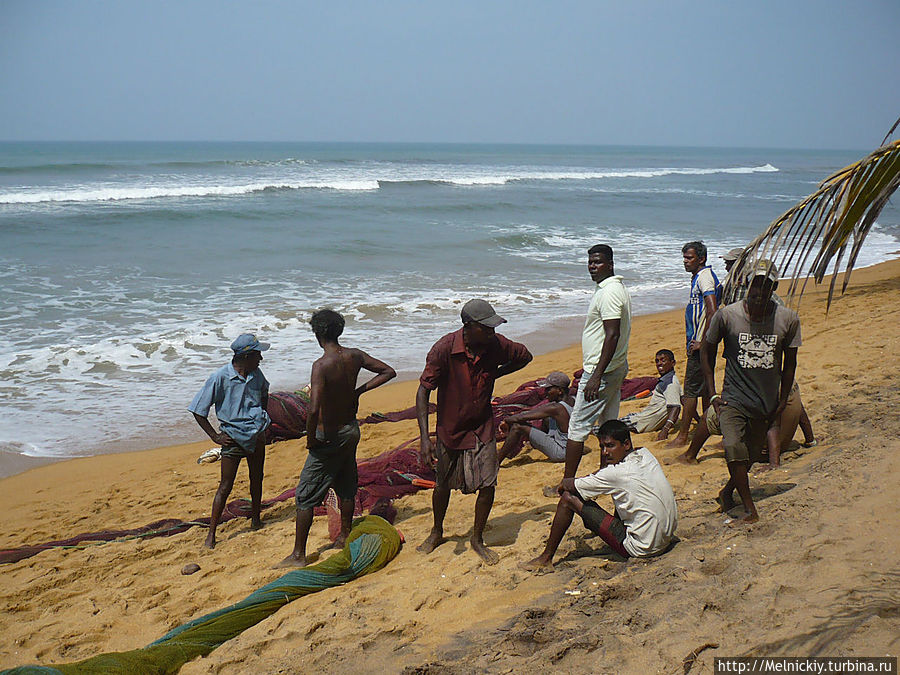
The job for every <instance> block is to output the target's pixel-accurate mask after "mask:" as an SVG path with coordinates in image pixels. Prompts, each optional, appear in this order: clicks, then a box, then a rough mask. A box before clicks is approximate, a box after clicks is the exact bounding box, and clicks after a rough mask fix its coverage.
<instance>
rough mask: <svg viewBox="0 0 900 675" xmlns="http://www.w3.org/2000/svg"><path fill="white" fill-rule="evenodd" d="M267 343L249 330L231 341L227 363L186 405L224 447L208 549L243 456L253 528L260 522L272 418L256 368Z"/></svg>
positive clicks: (263, 382) (212, 544)
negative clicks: (213, 416) (211, 411)
mask: <svg viewBox="0 0 900 675" xmlns="http://www.w3.org/2000/svg"><path fill="white" fill-rule="evenodd" d="M269 347H270V345H269V344H268V343H266V342H260V341H259V340H257V339H256V336H255V335H252V334H251V333H244V334H243V335H241V336H240V337H238V338H237V339H236V340H235V341H234V342H232V343H231V349H232V351H234V357H233V358H232V359H231V363H229V364H227V365H224V366H222V367H221V368H219V369H218V370H217V371H216V372H215V373H213V374H212V375H210V376H209V379H208V380H207V381H206V384H205V385H203V389H201V390H200V391H199V392H198V393H197V395H196V396H195V397H194V400H193V401H192V402H191V405H190V407H189V408H188V410H190V411H191V412H192V413H193V414H194V419H196V420H197V424H199V425H200V428H201V429H203V431H205V432H206V435H207V436H209V437H210V439H212V441H213V443H217V444H219V445H220V446H222V477H221V480H220V481H219V488H218V489H217V490H216V496H215V497H214V498H213V506H212V515H211V517H210V519H209V534H208V536H207V537H206V541H205V542H204V546H206V547H207V548H213V547H215V545H216V526H217V525H218V524H219V518H221V517H222V510H223V509H224V508H225V503H226V500H227V499H228V495H230V494H231V488H232V487H233V486H234V478H235V476H236V475H237V470H238V466H240V463H241V458H242V457H246V458H247V466H248V468H249V470H250V503H251V510H250V513H251V527H252V528H253V529H259V528H260V527H262V520H261V519H260V515H259V512H260V505H261V502H262V479H263V463H264V462H265V459H266V444H265V431H266V429H268V428H269V425H270V424H271V420H270V419H269V415H268V413H267V412H266V406H267V405H268V402H269V401H268V399H269V382H268V381H267V380H266V378H265V376H264V375H263V374H262V371H261V370H260V369H259V364H260V362H261V361H262V352H264V351H265V350H267V349H268V348H269ZM213 405H215V407H216V418H217V419H218V420H219V431H216V430H215V429H214V428H213V426H212V424H210V421H209V418H208V416H209V409H210V408H211V407H212V406H213Z"/></svg>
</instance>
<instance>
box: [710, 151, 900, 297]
mask: <svg viewBox="0 0 900 675" xmlns="http://www.w3.org/2000/svg"><path fill="white" fill-rule="evenodd" d="M898 186H900V140H897V141H894V142H893V143H889V144H887V145H884V146H882V147H880V148H879V149H878V150H876V151H875V152H873V153H872V154H870V155H869V156H868V157H866V158H864V159H862V160H860V161H858V162H856V163H855V164H851V165H850V166H848V167H846V168H844V169H841V170H840V171H838V172H837V173H835V174H833V175H832V176H829V177H828V178H826V179H825V180H824V181H822V182H821V183H820V184H819V188H818V189H817V190H816V191H815V192H814V193H813V194H811V195H810V196H809V197H807V198H806V199H804V200H802V201H801V202H799V203H798V204H796V205H795V206H793V207H792V208H790V209H789V210H788V211H787V212H785V213H784V214H783V215H781V216H780V217H779V218H777V219H775V221H773V222H772V224H771V225H769V227H768V228H767V229H766V231H765V232H763V233H762V234H761V235H759V236H758V237H757V238H756V239H754V240H753V241H752V242H750V244H749V245H748V246H747V248H745V249H744V252H743V254H742V255H741V257H740V258H739V259H738V260H737V261H736V262H735V264H734V267H733V268H732V272H731V274H730V276H729V278H730V279H743V278H744V275H745V274H746V271H748V270H750V269H752V266H753V265H755V264H756V261H757V260H760V259H767V260H770V261H771V262H774V263H775V264H776V265H777V267H778V270H779V273H780V275H781V277H782V278H789V279H790V285H789V286H788V288H787V292H786V293H783V291H782V290H781V289H779V293H780V294H784V295H787V296H788V297H789V298H791V299H795V297H796V300H798V301H799V298H800V296H801V295H802V294H803V291H804V290H805V288H806V284H807V282H808V281H809V279H810V277H812V278H813V279H815V281H816V283H821V282H822V280H823V279H824V278H825V276H826V275H827V274H828V273H829V269H831V270H832V272H833V275H832V279H831V284H830V286H829V288H828V300H827V307H830V306H831V301H832V299H833V297H834V290H835V284H836V282H837V278H838V274H839V271H840V269H841V263H842V262H843V263H844V265H843V276H844V280H843V285H842V286H841V293H843V292H844V291H845V290H846V289H847V284H848V283H849V281H850V273H851V272H852V271H853V266H854V265H855V264H856V260H857V257H858V256H859V251H860V249H861V248H862V245H863V242H864V241H865V238H866V235H868V234H869V232H870V231H871V229H872V226H873V225H874V224H875V220H876V219H877V218H878V214H879V213H881V210H882V209H883V208H884V207H885V205H886V204H887V202H888V199H890V197H891V195H892V194H893V193H894V191H895V190H896V189H897V187H898ZM845 259H846V260H845ZM801 280H802V283H801ZM736 290H737V289H736V288H733V287H732V288H728V289H726V301H727V300H730V299H732V298H733V297H734V294H735V292H736ZM729 295H730V297H729Z"/></svg>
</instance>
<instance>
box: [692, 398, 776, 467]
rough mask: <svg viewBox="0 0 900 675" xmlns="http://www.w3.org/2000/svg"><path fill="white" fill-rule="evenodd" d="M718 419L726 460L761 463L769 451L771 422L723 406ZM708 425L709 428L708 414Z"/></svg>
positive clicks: (731, 406)
mask: <svg viewBox="0 0 900 675" xmlns="http://www.w3.org/2000/svg"><path fill="white" fill-rule="evenodd" d="M710 408H712V406H710ZM707 413H708V411H707ZM718 419H719V428H720V429H721V430H722V443H723V445H724V446H725V460H726V461H728V462H748V463H749V464H753V463H754V462H758V461H760V458H761V457H762V455H763V454H765V452H766V449H767V448H766V432H767V431H768V430H769V420H768V419H766V418H764V417H751V416H750V415H748V414H747V413H745V412H744V411H743V410H741V409H740V408H738V407H736V406H733V405H723V406H722V407H721V409H720V410H719V415H718ZM706 423H707V426H709V416H708V414H707V420H706Z"/></svg>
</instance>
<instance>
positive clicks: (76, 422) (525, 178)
mask: <svg viewBox="0 0 900 675" xmlns="http://www.w3.org/2000/svg"><path fill="white" fill-rule="evenodd" d="M864 154H865V152H860V153H858V154H855V153H847V152H832V151H829V152H811V151H785V150H748V149H689V148H688V149H686V148H627V147H614V148H609V147H552V146H534V147H528V146H484V145H477V146H462V145H349V144H330V145H322V144H318V145H317V144H283V143H18V144H11V143H6V144H0V279H2V289H3V293H2V295H0V331H2V335H3V339H2V340H0V403H2V407H3V415H2V416H0V451H2V452H16V453H24V454H29V455H54V456H73V455H82V454H93V453H95V452H100V451H104V450H108V449H109V448H110V447H142V446H143V447H149V446H154V445H158V444H160V443H165V442H178V441H183V440H191V439H198V438H202V437H203V436H202V432H199V430H195V429H194V428H193V427H191V426H190V425H192V424H193V422H192V420H191V419H190V416H189V414H188V413H187V412H186V411H185V408H186V406H187V404H188V403H189V401H190V399H191V396H192V395H193V393H194V391H195V390H196V389H197V388H199V387H200V385H201V384H202V382H203V380H204V379H205V377H206V376H207V374H208V373H209V372H211V371H212V370H213V369H214V368H216V367H217V366H218V365H220V364H221V363H224V362H225V361H226V360H227V359H228V358H229V353H230V352H229V350H228V344H229V342H230V341H231V339H232V338H233V337H235V336H236V335H238V334H239V333H242V332H245V331H254V332H256V333H257V334H258V335H259V336H260V338H261V339H264V340H267V341H270V342H272V344H273V348H272V350H271V351H269V352H267V353H266V360H265V361H264V363H263V370H264V372H265V373H266V375H267V377H268V378H269V380H270V381H271V382H272V383H273V386H274V387H275V388H276V389H294V388H298V387H300V386H302V385H303V384H305V382H306V381H307V378H308V374H309V367H310V363H311V360H312V359H313V358H314V356H315V355H316V353H317V346H316V344H315V341H314V339H313V338H312V335H311V333H310V331H309V330H308V327H307V325H306V321H307V320H308V318H309V316H310V314H311V313H312V311H314V310H315V309H317V308H320V307H326V306H328V307H333V308H334V309H337V310H338V311H341V312H343V313H344V314H345V315H346V316H347V318H348V326H347V330H346V339H347V341H348V342H351V343H353V344H355V345H358V346H361V347H362V348H364V349H366V350H368V351H370V352H371V353H372V354H374V355H376V356H378V357H379V358H383V359H384V360H387V361H388V362H390V363H392V364H394V365H395V366H396V367H397V368H398V370H401V371H404V372H406V373H408V374H411V373H413V372H416V371H418V370H419V369H420V368H421V366H422V363H423V360H424V356H425V353H426V351H427V349H428V347H429V346H430V345H431V343H432V342H433V341H434V340H435V339H436V338H437V337H439V336H440V335H442V334H443V333H445V332H447V331H449V330H451V329H453V328H455V327H456V325H457V323H458V311H459V307H460V305H461V303H462V302H464V301H465V300H466V299H468V298H470V297H474V296H481V297H485V298H487V299H489V300H490V301H491V302H492V303H494V305H495V307H496V308H497V309H498V311H499V312H500V313H501V314H503V315H504V316H506V317H507V318H508V319H509V324H508V325H507V326H506V327H505V332H506V333H507V334H508V335H510V336H512V337H519V338H521V337H523V336H529V335H532V334H534V333H535V332H540V333H544V334H547V333H549V332H552V331H553V330H555V329H557V328H556V327H558V326H565V327H566V328H565V330H560V331H559V332H560V334H559V335H558V337H557V336H555V337H554V340H556V341H557V342H556V343H557V344H559V345H560V346H562V345H565V344H570V343H573V342H577V341H578V339H579V331H578V328H577V324H574V323H573V322H572V321H569V322H566V321H565V319H566V318H571V317H577V316H579V315H581V314H582V313H583V312H584V309H585V307H586V304H587V300H588V297H589V295H590V293H591V291H592V284H591V282H590V279H589V278H588V277H587V274H586V270H585V255H586V254H585V251H586V249H587V248H588V247H589V246H590V245H592V244H594V243H598V242H607V243H610V244H611V245H612V246H613V248H614V249H615V252H616V271H617V272H618V273H620V274H623V275H624V276H625V279H626V283H627V284H628V286H629V287H630V289H631V291H632V296H633V305H634V308H635V311H636V312H642V313H646V312H652V311H655V310H659V309H664V308H668V307H672V306H675V305H678V304H681V303H682V302H683V300H684V297H683V296H685V295H686V292H687V291H686V287H687V283H688V279H687V278H686V275H685V273H684V270H683V268H682V266H681V259H680V248H681V245H682V244H683V243H684V242H685V241H688V240H690V239H694V238H701V239H703V240H705V241H706V242H707V243H708V245H709V246H710V250H711V258H712V257H713V256H718V255H719V254H720V253H722V252H724V251H725V250H727V249H729V248H732V247H734V246H737V245H743V244H746V243H747V242H748V241H749V240H750V239H751V238H752V237H753V236H754V235H756V234H757V233H759V232H760V231H761V230H763V229H764V228H765V227H766V226H767V225H768V224H769V223H770V222H771V221H772V220H773V219H774V218H776V217H777V216H778V215H780V214H781V213H782V212H784V211H785V210H787V209H788V208H789V207H790V206H792V205H793V204H794V203H795V202H797V201H799V200H800V199H801V198H803V197H805V196H806V195H808V194H809V193H810V192H812V191H813V190H814V189H815V186H816V184H817V183H818V182H819V181H820V180H822V179H823V178H825V177H826V176H827V175H829V174H830V173H831V172H832V171H834V170H836V169H838V168H841V167H842V166H845V165H846V164H849V163H850V162H852V161H855V160H856V159H859V158H860V157H861V156H863V155H864ZM898 224H900V216H898V210H897V209H896V207H889V208H888V209H886V210H885V211H884V212H883V214H882V216H881V218H880V222H879V226H878V227H876V229H875V231H874V232H873V234H872V235H871V237H870V239H869V240H867V244H866V248H865V249H864V251H863V255H862V258H863V259H862V261H861V262H862V264H871V263H874V262H878V261H880V260H883V259H885V258H887V257H888V256H889V254H890V253H891V252H894V251H896V250H897V248H898V241H897V239H896V237H895V236H894V234H895V233H896V232H897V231H898ZM719 262H720V261H718V259H717V258H716V264H717V265H718V263H719ZM572 326H575V328H572Z"/></svg>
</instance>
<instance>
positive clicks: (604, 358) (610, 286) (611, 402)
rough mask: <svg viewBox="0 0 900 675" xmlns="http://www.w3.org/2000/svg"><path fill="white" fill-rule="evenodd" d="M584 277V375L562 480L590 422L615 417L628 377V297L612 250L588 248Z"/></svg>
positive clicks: (581, 447)
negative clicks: (590, 289)
mask: <svg viewBox="0 0 900 675" xmlns="http://www.w3.org/2000/svg"><path fill="white" fill-rule="evenodd" d="M588 273H589V274H590V275H591V279H592V280H593V281H594V282H595V283H596V284H597V288H596V290H595V291H594V295H593V296H592V297H591V303H590V305H589V306H588V313H587V318H586V319H585V322H584V331H583V333H582V336H581V347H582V354H583V359H584V363H583V366H584V374H583V375H582V376H581V381H580V382H579V384H578V393H577V394H576V396H575V407H574V409H573V410H572V415H571V417H570V419H569V434H568V435H569V439H568V441H567V443H566V468H565V473H564V477H565V478H572V477H573V476H575V472H576V470H577V469H578V464H579V462H580V461H581V455H582V453H583V452H584V442H585V440H587V437H588V436H589V435H590V433H591V427H592V426H593V425H594V423H595V422H596V423H599V424H602V423H603V422H605V421H606V420H610V419H616V418H617V417H618V416H619V401H620V398H621V388H622V380H624V379H625V375H626V374H627V373H628V340H629V338H630V337H631V296H630V295H629V294H628V289H626V288H625V284H623V283H622V277H621V276H618V275H616V274H615V272H614V269H613V250H612V248H610V247H609V246H607V245H606V244H597V245H596V246H592V247H591V248H590V249H588Z"/></svg>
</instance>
